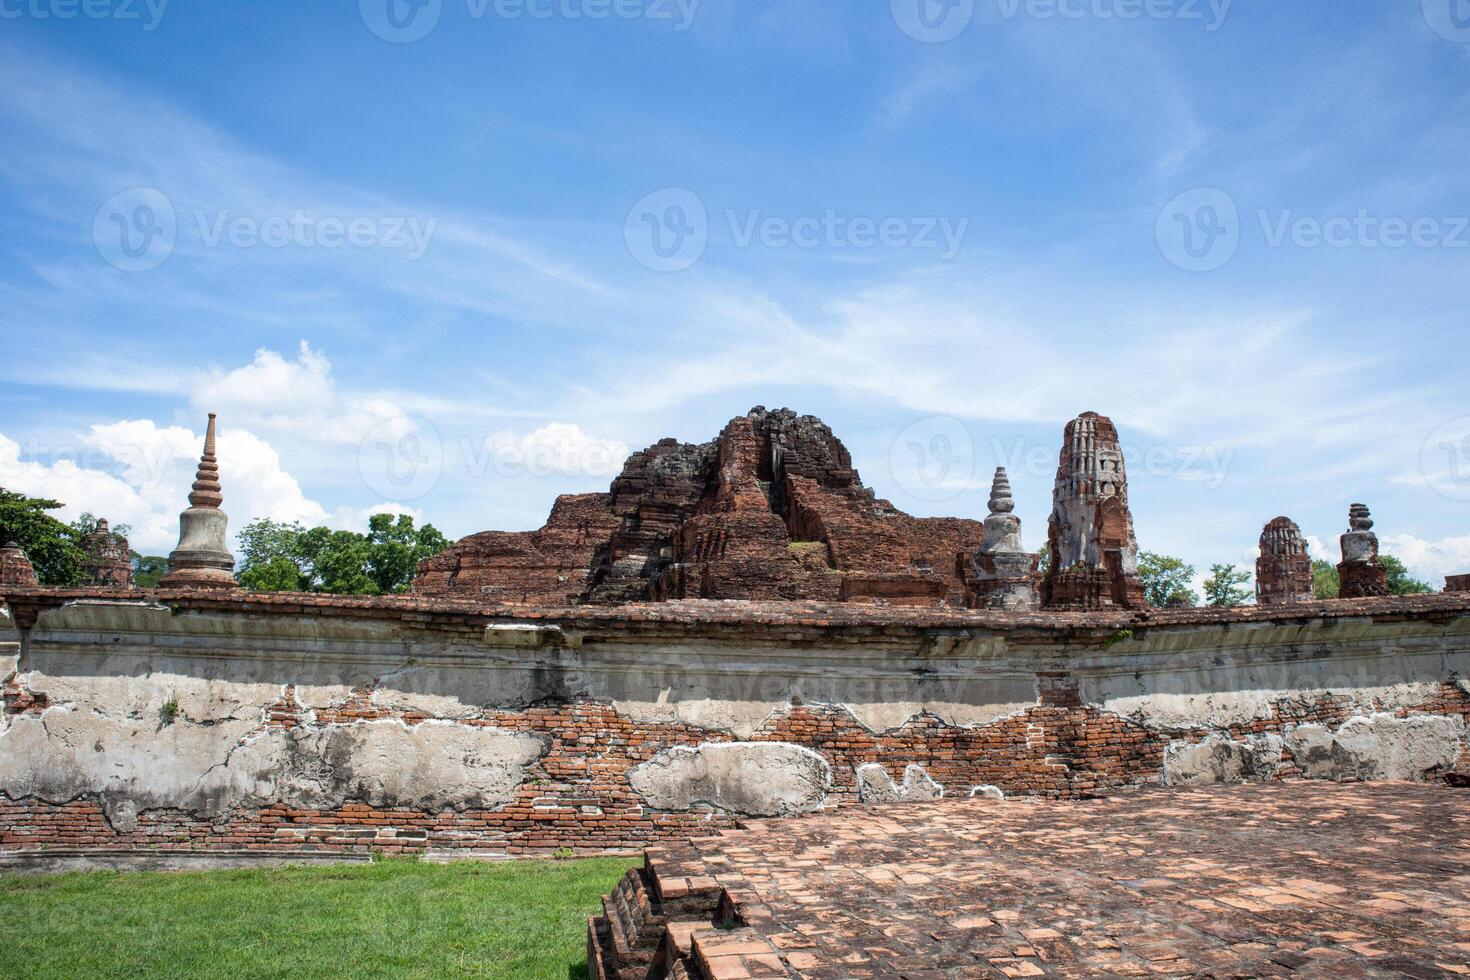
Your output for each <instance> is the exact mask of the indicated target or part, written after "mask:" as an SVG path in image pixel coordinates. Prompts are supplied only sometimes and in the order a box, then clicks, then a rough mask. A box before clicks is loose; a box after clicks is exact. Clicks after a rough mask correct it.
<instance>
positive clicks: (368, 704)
mask: <svg viewBox="0 0 1470 980" xmlns="http://www.w3.org/2000/svg"><path fill="white" fill-rule="evenodd" d="M7 593H8V594H7V596H6V601H7V603H8V605H9V608H10V610H11V612H12V616H13V618H14V619H15V621H16V622H17V623H18V624H19V625H20V626H22V627H23V628H29V626H30V625H31V624H33V623H34V622H35V621H36V618H37V616H38V615H39V614H40V612H41V611H42V610H44V609H46V608H52V607H56V606H59V605H61V604H63V603H65V602H70V601H75V600H79V599H113V600H116V599H118V598H119V594H118V593H116V592H109V591H107V590H97V589H92V590H55V589H35V588H32V589H16V588H10V589H8V590H7ZM126 599H127V600H128V601H145V602H160V603H163V604H165V605H167V606H169V607H171V608H172V609H173V610H174V611H175V612H176V613H177V612H186V611H210V612H226V613H238V614H251V615H282V616H292V617H299V616H301V615H304V614H305V615H311V616H316V617H362V618H369V619H374V620H379V621H384V620H386V621H395V620H396V621H399V622H401V623H403V624H405V625H408V626H421V627H422V628H424V629H426V630H427V629H430V628H433V629H435V630H454V629H463V630H467V631H482V630H483V629H484V627H485V626H486V625H489V624H493V623H497V622H517V623H524V622H545V623H549V624H555V625H558V626H560V627H562V628H564V629H566V630H568V631H574V630H581V631H586V632H588V633H598V632H599V631H602V632H604V633H606V632H608V631H616V633H617V635H618V636H636V635H637V634H638V633H639V631H640V630H643V631H647V632H648V633H650V634H656V635H660V636H666V635H668V634H669V632H670V630H671V629H676V630H678V631H682V632H681V633H680V635H684V636H689V637H697V636H711V637H718V636H725V637H727V638H728V636H729V635H730V631H731V630H732V629H735V628H738V629H739V630H740V631H741V635H742V636H749V637H751V638H753V639H758V638H761V637H767V638H769V637H772V636H774V637H779V638H781V640H782V641H783V642H787V643H791V644H799V643H800V642H803V637H809V636H816V635H821V636H825V637H829V638H830V637H831V636H833V635H837V636H839V637H843V636H851V637H863V636H867V637H871V636H874V635H880V636H902V635H906V634H908V635H913V634H915V631H921V630H940V631H943V630H948V629H963V628H968V629H983V630H999V631H1003V632H1005V633H1006V634H1008V635H1011V636H1018V637H1025V636H1028V635H1034V636H1036V637H1038V638H1042V639H1047V640H1050V641H1052V642H1055V641H1056V638H1057V637H1058V636H1061V635H1064V636H1065V637H1067V639H1068V641H1069V642H1075V643H1076V644H1078V647H1079V649H1081V648H1084V647H1085V648H1087V649H1092V650H1096V649H1099V648H1102V647H1103V646H1104V645H1105V644H1106V642H1107V641H1108V639H1109V638H1111V637H1114V636H1117V635H1118V634H1119V632H1120V631H1122V630H1131V631H1132V632H1133V634H1135V635H1144V634H1146V631H1147V630H1148V629H1151V628H1154V627H1165V626H1167V627H1179V626H1188V625H1192V624H1200V625H1203V624H1252V623H1260V622H1275V623H1281V622H1304V623H1305V622H1311V621H1318V620H1323V619H1326V620H1336V619H1354V620H1371V621H1373V622H1389V623H1391V622H1397V621H1422V620H1429V621H1433V622H1444V623H1452V622H1455V621H1456V620H1458V619H1459V618H1460V617H1462V616H1464V615H1465V614H1466V613H1467V612H1470V595H1465V594H1460V595H1426V596H1412V597H1395V598H1373V599H1363V600H1356V601H1338V602H1318V603H1307V604H1303V605H1301V606H1294V607H1289V608H1279V607H1278V608H1275V609H1270V610H1267V609H1260V608H1252V607H1248V608H1240V609H1233V610H1198V609H1196V610H1169V611H1160V610H1148V611H1139V612H1113V613H1101V612H1095V613H1065V614H1058V613H1041V614H1016V613H1004V612H993V611H965V610H945V609H914V608H898V607H880V606H862V605H852V604H834V605H822V604H817V603H777V602H767V603H753V602H718V603H711V602H669V603H657V604H646V605H633V606H626V607H621V608H616V609H609V608H588V607H577V608H570V609H532V608H525V607H487V606H484V605H482V604H477V603H473V602H466V601H458V600H451V599H424V598H392V597H386V598H346V597H333V596H317V595H290V594H280V593H272V594H258V593H249V592H244V591H240V592H232V593H227V594H225V593H219V592H208V591H159V592H151V593H150V592H132V593H128V594H127V595H126ZM4 693H5V711H6V712H7V713H8V714H10V715H12V716H14V715H16V714H19V713H22V712H28V711H40V710H44V709H45V708H46V702H45V699H44V692H29V691H26V690H23V689H22V688H21V687H19V686H17V685H16V684H15V682H14V679H13V678H12V679H10V681H9V682H8V683H7V687H6V689H5V692H4ZM371 694H372V692H371V691H370V690H362V691H359V692H358V694H357V695H356V696H355V697H354V698H353V699H350V700H348V701H347V702H345V703H343V704H339V705H334V706H332V707H330V708H321V707H318V708H317V709H316V710H315V711H314V712H313V715H312V724H315V725H328V726H330V725H336V724H346V723H351V722H355V721H360V720H363V719H371V718H385V717H392V718H398V719H401V720H402V721H404V722H405V723H408V724H410V725H413V724H418V723H421V722H423V721H424V720H426V718H427V716H426V715H423V714H414V713H412V712H406V711H400V710H393V709H389V708H386V707H383V706H382V705H380V704H377V703H375V702H373V701H372V700H371ZM1037 698H1038V701H1037V703H1036V704H1035V705H1033V706H1032V707H1029V708H1027V709H1025V710H1023V711H1020V712H1017V713H1015V714H1012V715H1009V716H1007V717H1004V718H1000V719H998V720H996V721H994V722H991V723H988V724H981V725H975V726H959V725H951V724H947V723H945V722H944V721H942V720H941V719H939V718H937V717H935V716H934V715H932V714H920V715H918V716H916V717H914V718H912V719H911V720H910V721H908V722H907V723H906V724H904V725H902V726H901V727H899V728H896V729H892V730H889V731H887V732H884V733H881V734H875V733H874V732H872V731H869V730H868V729H866V728H864V727H863V726H862V725H860V724H858V723H857V721H856V719H855V718H854V717H853V715H852V714H851V713H849V712H848V711H846V710H844V709H842V708H840V707H835V706H831V705H807V704H792V705H791V706H790V707H789V709H787V710H785V711H782V712H778V713H776V714H774V715H773V716H772V717H771V718H769V719H768V720H767V721H766V722H765V723H764V724H763V725H762V726H761V727H760V728H759V730H758V731H757V732H756V733H755V734H754V735H753V736H752V737H751V739H750V740H751V741H757V742H760V741H767V742H791V743H795V744H798V745H802V746H806V747H809V748H812V749H814V750H816V751H817V752H819V753H820V754H821V755H822V756H823V757H824V758H825V759H826V760H827V762H828V763H829V764H830V766H831V770H832V779H833V795H832V797H831V802H830V805H837V804H841V803H844V802H851V801H853V800H854V799H855V798H856V784H855V778H854V770H855V769H856V767H858V766H860V765H863V764H865V763H873V762H876V763H879V764H882V765H884V766H885V767H886V768H887V769H888V770H889V774H890V775H891V776H892V777H894V779H895V780H896V781H901V780H902V779H903V775H904V772H903V770H904V766H905V765H906V764H911V763H912V764H918V765H922V766H924V767H925V769H926V770H927V772H928V774H929V775H930V776H931V777H932V778H933V779H935V780H938V781H939V782H940V783H941V784H943V785H944V786H946V787H948V788H950V791H951V795H953V793H954V792H955V791H956V789H957V790H958V791H959V792H964V791H965V790H966V789H967V788H968V787H972V786H979V785H983V784H989V785H993V786H996V787H999V788H1000V789H1001V790H1003V791H1004V792H1005V793H1006V794H1007V795H1036V796H1042V797H1055V798H1079V797H1087V796H1090V795H1093V794H1096V793H1099V792H1102V791H1107V790H1111V789H1115V788H1118V787H1125V786H1131V785H1135V784H1138V783H1144V782H1150V781H1155V780H1157V779H1158V778H1159V775H1160V772H1161V765H1162V757H1163V753H1164V749H1165V747H1166V746H1167V745H1169V743H1170V742H1171V741H1177V740H1180V739H1184V740H1199V739H1202V738H1204V737H1205V736H1207V735H1209V734H1210V732H1209V731H1208V730H1205V729H1197V730H1191V731H1182V732H1181V731H1163V730H1159V729H1156V728H1151V727H1147V726H1145V725H1142V724H1138V723H1136V722H1134V721H1131V720H1129V719H1127V718H1124V717H1122V716H1120V715H1117V714H1112V713H1108V712H1103V711H1100V710H1098V709H1097V708H1095V707H1090V706H1084V705H1082V704H1080V703H1079V699H1078V697H1077V692H1076V686H1075V681H1074V680H1073V679H1072V678H1071V676H1070V675H1069V674H1067V673H1066V672H1065V671H1059V672H1042V673H1041V674H1040V675H1039V677H1038V683H1037ZM1359 710H1361V709H1359ZM303 712H304V709H303V706H302V705H300V704H298V703H296V701H295V699H294V693H293V691H292V690H287V692H286V694H285V696H284V697H283V698H282V700H281V701H280V702H279V703H277V704H276V705H274V706H273V707H272V708H271V709H270V711H269V712H268V717H267V718H265V719H263V721H262V727H263V728H264V727H267V726H269V727H281V728H290V727H292V726H295V725H297V724H298V723H300V722H301V719H302V717H303ZM1414 712H1430V713H1434V714H1442V715H1454V716H1459V717H1461V718H1464V719H1466V720H1470V693H1467V692H1466V691H1465V690H1464V688H1463V687H1462V686H1461V685H1458V684H1456V683H1453V682H1445V683H1442V684H1441V685H1440V686H1439V689H1438V691H1437V693H1435V694H1434V695H1433V696H1432V697H1430V698H1429V699H1428V700H1427V701H1424V702H1422V703H1419V704H1414V705H1410V706H1407V707H1403V708H1400V709H1398V710H1397V711H1396V713H1397V714H1398V715H1399V716H1400V717H1403V716H1406V715H1408V714H1411V713H1414ZM1351 713H1352V711H1351V710H1350V707H1349V702H1348V699H1347V698H1345V697H1342V696H1336V695H1327V696H1323V697H1321V698H1319V699H1317V700H1316V701H1313V702H1311V703H1304V702H1303V701H1302V700H1301V699H1285V698H1284V699H1282V700H1281V701H1280V702H1278V703H1277V704H1275V706H1274V708H1273V709H1272V711H1271V712H1270V714H1269V716H1267V717H1260V718H1257V719H1255V720H1253V721H1251V722H1249V723H1244V724H1237V725H1233V726H1230V727H1229V728H1228V732H1227V734H1228V735H1229V736H1231V737H1232V738H1235V739H1237V740H1241V739H1244V738H1245V737H1246V736H1249V735H1259V734H1268V733H1270V734H1280V733H1281V732H1283V731H1284V730H1285V729H1286V727H1287V726H1290V725H1294V724H1299V723H1302V722H1313V721H1315V722H1320V723H1324V724H1327V725H1329V726H1335V725H1340V724H1341V723H1342V722H1344V721H1345V720H1347V718H1348V717H1350V714H1351ZM458 723H459V724H464V725H472V726H473V725H484V726H494V727H497V728H500V729H505V730H510V731H515V732H528V733H534V734H536V735H539V736H542V737H543V738H544V739H545V740H546V743H547V745H548V746H549V748H548V750H547V752H546V754H545V755H544V756H543V757H542V758H541V759H539V760H538V761H537V762H536V763H535V764H534V765H533V766H532V768H531V769H530V770H529V772H528V777H529V778H528V779H527V781H526V782H525V783H524V784H523V785H521V786H520V788H519V789H518V790H517V791H516V794H515V798H514V799H513V800H512V801H511V802H510V803H508V804H507V805H505V806H503V807H501V808H498V809H493V810H476V809H466V810H446V811H443V812H433V813H431V812H422V811H416V810H411V809H401V808H391V809H384V808H374V807H371V806H368V805H365V804H360V803H348V804H346V805H343V806H341V807H338V808H335V809H331V810H300V809H292V808H288V807H285V806H281V805H276V806H267V807H265V808H262V809H258V810H242V811H231V812H229V813H227V814H225V815H222V816H218V817H207V816H203V815H200V814H196V813H191V812H187V811H184V810H170V809H148V810H145V811H144V812H142V813H139V814H138V815H137V820H136V826H133V827H131V828H128V827H126V825H123V826H114V824H113V822H112V821H110V820H109V819H108V817H107V816H105V815H104V813H103V809H102V807H101V806H100V804H99V802H98V801H97V800H95V799H89V798H85V797H84V798H80V799H77V800H74V801H72V802H68V803H61V804H56V805H52V804H48V803H45V802H43V801H39V800H37V799H34V798H25V799H18V800H10V799H7V798H5V797H0V849H4V850H17V849H35V848H99V847H107V848H127V849H148V850H159V851H167V850H213V849H249V850H264V851H292V850H309V849H335V850H343V851H355V852H361V851H367V850H382V851H385V852H400V851H412V852H418V851H424V850H426V849H443V850H464V849H480V850H488V851H493V852H498V853H510V854H518V853H527V852H535V851H543V852H544V851H547V850H551V849H556V848H562V847H570V848H572V849H573V850H575V851H577V852H579V853H593V852H597V851H602V850H610V849H611V850H618V849H628V848H639V847H643V846H645V845H648V844H650V843H653V842H658V841H669V840H679V839H685V838H688V837H689V836H691V835H693V834H697V833H702V832H704V831H705V830H707V829H711V828H715V827H720V826H729V825H730V824H731V823H732V818H731V817H729V816H728V815H725V814H722V813H720V812H718V811H715V810H713V809H712V808H711V807H708V806H704V805H696V806H695V807H693V808H691V809H689V810H680V811H661V810H656V809H652V808H650V807H649V806H648V805H647V804H646V802H645V800H644V799H643V798H642V797H640V796H639V795H638V794H637V793H636V792H634V790H633V789H632V787H631V786H630V785H629V781H628V773H629V771H630V770H631V769H632V768H633V767H635V766H637V765H639V764H640V763H643V762H646V761H647V760H649V759H650V758H652V757H653V756H655V755H656V754H657V753H659V752H660V751H661V750H664V749H667V748H669V747H670V746H675V745H697V744H699V743H701V742H720V741H732V740H734V736H733V735H732V734H730V733H729V732H727V731H721V730H718V729H715V728H700V727H695V726H693V725H687V724H679V723H639V722H635V721H633V720H631V719H629V718H628V717H626V716H624V715H622V714H619V713H618V712H617V711H615V710H613V708H612V706H611V705H610V704H609V703H607V702H602V701H591V700H586V699H578V700H571V701H568V702H564V703H546V704H536V705H532V706H530V707H527V708H523V709H517V710H486V711H484V712H483V714H482V715H481V716H479V717H475V718H472V719H466V720H462V721H460V722H458ZM1467 761H1470V760H1465V759H1462V760H1461V762H1460V766H1461V768H1465V763H1466V762H1467ZM1283 762H1284V766H1283V768H1282V770H1281V771H1280V773H1279V774H1278V778H1289V777H1292V776H1294V775H1297V770H1296V769H1295V768H1294V767H1293V765H1292V760H1291V759H1290V754H1289V752H1288V753H1286V756H1285V757H1284V758H1283ZM1457 799H1458V798H1457ZM1005 812H1010V811H1009V810H1007V811H1005ZM1018 812H1032V813H1034V812H1039V811H1018Z"/></svg>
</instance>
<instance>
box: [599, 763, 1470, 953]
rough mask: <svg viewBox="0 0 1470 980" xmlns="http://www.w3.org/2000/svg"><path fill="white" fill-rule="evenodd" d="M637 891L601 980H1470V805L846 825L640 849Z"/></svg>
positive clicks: (1382, 797) (1258, 795)
mask: <svg viewBox="0 0 1470 980" xmlns="http://www.w3.org/2000/svg"><path fill="white" fill-rule="evenodd" d="M634 878H639V879H640V880H639V881H633V880H632V879H634ZM620 887H622V886H620ZM645 889H646V891H647V895H646V897H644V898H642V899H633V901H634V902H635V903H636V901H639V900H641V901H642V903H643V912H642V914H641V915H633V916H632V917H631V918H630V916H629V915H628V914H625V913H626V912H627V910H626V909H625V910H624V912H621V913H620V912H619V907H620V906H619V903H618V902H616V901H614V902H611V903H610V905H609V915H608V917H607V919H598V920H595V922H594V927H593V939H594V947H595V948H594V955H595V956H597V957H598V958H599V960H598V962H596V963H594V964H593V967H594V969H593V976H594V977H598V976H604V975H605V976H612V977H621V978H627V977H640V978H641V977H644V976H653V977H660V976H664V975H671V976H690V977H699V976H704V977H706V978H708V980H727V978H729V980H734V978H744V977H752V976H755V977H764V976H802V977H814V978H815V977H822V978H839V980H846V978H857V977H908V978H913V980H919V978H931V977H934V978H937V977H1032V976H1072V977H1078V976H1100V975H1123V976H1152V975H1164V976H1220V977H1232V976H1287V975H1304V976H1332V977H1356V976H1395V975H1408V976H1418V977H1430V976H1450V975H1455V974H1467V973H1470V791H1467V790H1460V789H1451V788H1448V787H1445V786H1443V785H1414V784H1404V783H1354V784H1332V783H1321V782H1307V781H1300V782H1288V783H1278V784H1272V785H1256V786H1236V787H1209V788H1202V789H1196V790H1180V791H1150V792H1142V793H1138V794H1132V795H1123V796H1117V797H1113V798H1109V799H1103V800H1095V801H1083V802H1063V801H1040V800H1007V801H1004V802H997V801H991V800H957V801H941V802H938V803H929V804H901V805H894V806H886V807H873V808H851V809H845V810H842V811H840V812H838V813H835V814H831V815H823V816H815V817H808V818H803V819H798V820H780V821H767V822H761V823H751V824H749V825H748V826H747V829H744V830H740V831H731V832H727V833H725V834H722V835H720V836H718V837H713V838H710V839H707V840H700V841H695V842H693V843H692V844H690V845H687V846H680V847H668V848H661V849H655V850H652V851H650V852H649V855H648V864H647V867H646V868H645V869H640V870H639V871H636V872H630V884H628V885H627V890H629V891H630V894H631V893H636V892H639V891H640V890H645ZM614 897H616V896H614ZM627 904H628V902H626V901H625V902H624V903H623V905H624V906H626V905H627ZM732 908H733V915H732ZM620 916H621V919H622V921H619V917H620ZM634 918H636V919H638V921H637V922H634V921H633V919H634ZM720 921H723V923H724V924H725V926H726V928H723V929H721V928H715V927H713V926H711V925H710V923H711V922H720ZM670 923H672V925H670ZM732 924H733V925H734V926H735V927H734V928H729V926H731V925H732ZM599 929H601V935H602V937H603V939H602V940H598V938H597V937H598V935H599V932H598V930H599ZM619 930H621V931H620V932H619V942H618V943H616V944H615V943H612V942H610V941H609V940H608V937H609V936H610V934H611V932H612V931H619ZM599 943H600V945H599ZM639 943H641V944H642V945H643V946H644V947H647V948H649V949H650V950H652V949H653V947H655V946H656V947H657V951H656V953H654V954H653V955H652V958H651V959H647V962H635V961H634V959H635V958H636V947H637V946H638V945H639ZM613 946H617V947H618V949H617V950H615V949H613V948H612V947H613ZM618 950H621V952H622V953H623V959H622V960H621V961H620V960H619V958H618Z"/></svg>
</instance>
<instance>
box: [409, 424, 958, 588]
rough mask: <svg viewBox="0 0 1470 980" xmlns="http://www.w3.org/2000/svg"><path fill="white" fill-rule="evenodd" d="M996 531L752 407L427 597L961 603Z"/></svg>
mask: <svg viewBox="0 0 1470 980" xmlns="http://www.w3.org/2000/svg"><path fill="white" fill-rule="evenodd" d="M982 533H983V528H982V526H981V524H980V522H978V521H973V520H964V519H961V518H945V517H930V518H920V517H911V516H909V515H908V514H905V513H903V512H902V511H900V510H898V509H897V508H895V507H894V506H893V505H892V504H890V503H889V502H888V501H886V500H880V499H877V498H876V497H875V496H874V494H873V491H872V490H870V489H868V488H867V487H865V486H863V483H862V480H861V478H860V477H859V476H858V472H857V470H856V469H854V468H853V465H852V457H851V455H850V454H849V453H848V451H847V447H845V446H844V445H843V444H842V442H841V440H839V439H838V438H837V437H836V436H835V435H833V434H832V430H831V429H829V428H828V427H827V426H826V425H825V424H824V423H823V422H822V421H821V420H819V419H816V418H814V417H812V416H810V415H797V414H796V413H795V412H792V411H789V410H787V409H779V410H776V411H767V410H766V409H764V408H759V407H758V408H755V409H752V410H751V411H750V412H749V413H748V414H747V415H743V416H741V417H739V418H736V419H732V420H731V421H730V423H729V424H728V425H726V426H725V428H724V430H723V431H722V432H721V433H720V435H719V438H717V439H715V440H714V441H712V442H706V443H699V444H690V443H680V442H677V441H675V440H673V439H665V440H663V441H661V442H659V443H656V444H655V445H652V446H650V447H648V448H647V449H645V450H643V451H642V452H639V453H634V454H633V455H632V456H631V457H629V458H628V461H627V463H626V464H625V465H624V467H623V471H622V473H621V474H620V475H619V476H618V477H617V478H616V479H615V480H613V483H612V486H611V488H610V489H609V491H608V492H607V493H591V494H576V495H567V496H563V497H560V498H558V499H557V501H556V503H555V505H554V506H553V507H552V510H551V516H550V518H549V519H548V520H547V522H546V525H545V526H544V527H542V528H541V529H540V530H536V531H523V532H508V531H486V532H483V533H481V534H475V535H471V536H470V537H468V538H465V539H463V540H462V541H460V542H458V543H457V544H455V545H454V546H453V547H452V548H450V549H449V550H448V551H445V552H444V553H442V554H440V555H438V556H436V557H434V558H431V559H429V560H428V561H425V562H423V563H422V564H421V565H420V566H419V574H418V578H417V580H416V581H415V583H414V591H415V592H416V593H419V594H422V595H473V596H477V597H480V598H482V599H485V600H491V601H501V602H519V603H527V604H551V605H564V604H568V603H598V604H612V603H624V602H636V601H640V600H647V599H819V600H825V601H884V602H889V603H895V604H900V605H941V604H942V605H953V606H963V605H964V604H965V599H966V588H967V582H966V578H967V575H968V568H969V562H970V557H971V555H972V553H973V552H974V551H975V549H976V548H977V547H978V546H979V544H980V540H981V536H982Z"/></svg>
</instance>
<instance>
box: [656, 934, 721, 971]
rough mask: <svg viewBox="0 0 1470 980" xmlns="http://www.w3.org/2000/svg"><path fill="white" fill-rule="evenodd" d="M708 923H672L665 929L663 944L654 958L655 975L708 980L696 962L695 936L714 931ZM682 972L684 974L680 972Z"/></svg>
mask: <svg viewBox="0 0 1470 980" xmlns="http://www.w3.org/2000/svg"><path fill="white" fill-rule="evenodd" d="M714 928H715V927H714V926H712V925H710V924H709V923H708V922H670V923H669V924H668V927H667V928H666V929H664V934H663V942H662V943H661V944H660V946H659V950H658V956H656V957H655V958H654V971H655V975H657V973H658V972H659V971H664V972H665V974H666V975H667V976H669V977H674V976H684V977H688V978H689V980H706V978H705V975H704V973H703V971H701V970H700V969H699V966H698V964H696V963H695V962H694V943H693V938H694V934H695V933H697V932H705V931H710V932H712V931H714ZM679 971H682V972H679Z"/></svg>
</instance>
